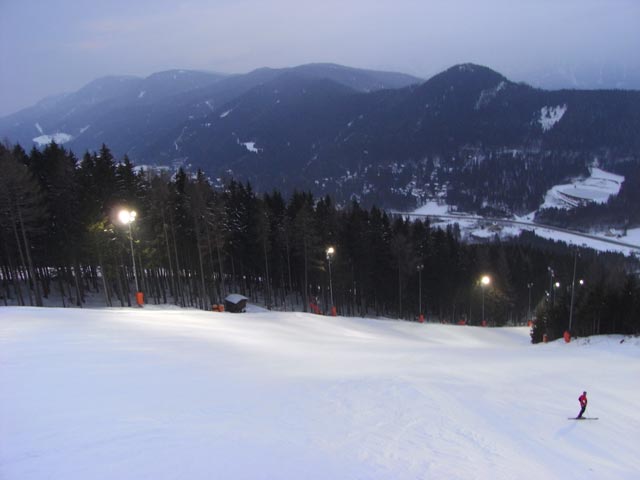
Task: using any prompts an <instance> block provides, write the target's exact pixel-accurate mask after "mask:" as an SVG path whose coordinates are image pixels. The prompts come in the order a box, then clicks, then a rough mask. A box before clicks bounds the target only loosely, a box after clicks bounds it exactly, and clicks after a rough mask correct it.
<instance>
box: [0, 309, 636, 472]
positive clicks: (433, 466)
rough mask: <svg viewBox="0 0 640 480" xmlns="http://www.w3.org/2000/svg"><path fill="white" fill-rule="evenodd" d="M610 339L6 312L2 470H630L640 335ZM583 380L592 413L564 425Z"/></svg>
mask: <svg viewBox="0 0 640 480" xmlns="http://www.w3.org/2000/svg"><path fill="white" fill-rule="evenodd" d="M620 340H622V337H598V338H594V339H589V341H587V339H584V340H582V339H581V340H580V341H577V342H572V343H571V344H568V345H567V344H564V343H561V342H554V343H550V344H546V345H531V344H530V343H529V337H528V330H527V329H526V328H503V329H482V328H474V327H459V326H447V325H433V324H418V323H409V322H396V321H379V320H371V319H354V318H342V317H336V318H333V317H320V316H313V315H308V314H302V313H274V312H263V313H258V312H257V313H247V314H245V315H242V316H241V317H239V316H237V315H233V314H226V313H212V312H200V311H189V310H179V309H170V310H163V309H159V308H145V309H140V310H139V309H103V310H90V309H84V310H80V309H73V310H71V309H36V308H7V307H5V308H2V309H0V430H1V431H2V436H1V437H0V446H1V448H0V478H2V479H3V480H14V479H20V480H30V479H41V478H53V479H65V480H74V479H83V480H84V479H89V478H90V479H92V480H96V479H98V480H99V479H114V478H117V479H140V478H153V479H159V480H162V479H178V478H188V479H194V480H198V479H211V478H228V479H258V478H260V479H267V478H269V479H271V478H277V479H299V478H304V479H305V480H312V479H327V478H336V479H337V478H340V479H397V480H403V479H423V478H447V479H468V478H478V479H484V478H487V479H513V478H522V479H540V478H545V479H563V480H564V479H580V480H584V479H601V478H616V479H627V478H628V479H632V478H637V474H638V472H639V471H640V458H639V457H638V455H637V445H639V444H640V421H639V420H638V416H637V405H636V404H637V398H638V394H639V393H640V391H639V390H640V386H639V384H638V382H637V381H634V379H638V378H640V361H639V360H640V345H638V341H637V339H627V340H626V341H625V342H623V343H620ZM583 390H587V391H588V392H589V399H590V403H589V407H588V409H587V414H588V415H589V416H594V417H599V420H598V421H595V422H575V421H568V420H567V417H570V416H574V415H576V414H577V412H578V402H577V397H578V395H579V394H580V393H581V392H582V391H583Z"/></svg>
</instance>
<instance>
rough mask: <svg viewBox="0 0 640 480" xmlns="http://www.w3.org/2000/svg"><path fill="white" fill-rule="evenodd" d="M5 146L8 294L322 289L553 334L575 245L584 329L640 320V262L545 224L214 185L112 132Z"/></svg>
mask: <svg viewBox="0 0 640 480" xmlns="http://www.w3.org/2000/svg"><path fill="white" fill-rule="evenodd" d="M0 159H1V160H0V162H1V163H0V171H1V172H2V175H1V176H0V227H1V230H0V233H1V235H2V237H1V246H2V248H1V251H0V254H1V260H0V263H1V265H2V270H1V271H2V288H1V295H2V301H3V302H4V304H5V305H8V304H18V305H43V304H51V302H53V301H55V302H56V305H58V306H73V305H74V306H82V305H83V304H84V303H85V302H86V301H87V299H88V298H90V299H91V300H92V302H93V303H92V304H95V302H98V303H99V304H102V305H106V306H124V305H131V304H132V299H133V294H134V293H135V291H136V289H138V290H141V291H143V292H144V293H145V295H146V299H147V302H150V303H174V304H176V305H180V306H189V307H198V308H201V309H205V310H207V309H210V308H211V305H213V304H217V303H220V302H221V301H222V299H223V298H224V297H225V296H226V295H227V294H228V293H230V292H237V293H242V294H244V295H246V296H247V297H249V298H250V299H251V301H254V302H257V303H260V304H263V305H265V306H266V307H268V308H272V309H283V310H291V309H300V310H302V309H303V310H305V311H306V310H308V309H309V305H310V304H314V305H317V306H318V308H319V309H320V310H322V311H323V312H325V313H326V312H329V311H330V309H331V306H332V305H331V304H330V300H329V299H330V298H331V296H333V299H334V304H335V306H336V307H337V311H338V313H339V314H341V315H378V316H388V317H395V318H402V319H406V320H416V319H417V318H418V317H419V314H420V313H424V314H425V315H426V317H427V319H428V320H434V321H445V322H460V321H463V322H467V323H469V324H474V325H475V324H480V323H481V322H482V319H483V316H484V319H485V320H486V322H487V323H488V324H492V325H502V324H506V323H519V322H525V321H527V320H529V319H530V318H531V317H532V316H533V315H534V314H533V311H536V314H535V315H537V317H538V319H539V321H538V324H537V325H538V328H537V329H536V332H537V333H536V334H535V335H534V338H536V339H538V338H540V336H541V334H542V333H543V332H542V330H540V328H542V327H540V325H544V333H548V335H550V336H552V337H556V336H558V335H560V334H561V333H562V332H563V331H564V329H566V328H567V326H568V318H569V313H568V309H569V308H570V307H571V305H570V298H571V288H570V285H571V279H572V273H573V268H574V261H575V265H576V271H577V275H578V278H580V279H583V280H584V285H582V286H580V287H579V288H578V287H576V291H575V299H574V301H575V306H574V311H573V327H574V328H573V330H574V332H575V333H577V334H591V333H612V332H621V333H638V332H639V331H640V323H639V320H638V319H640V287H639V286H638V281H637V276H635V275H632V274H629V273H627V272H629V271H630V270H631V269H633V268H637V264H635V263H633V262H632V261H631V260H630V259H625V258H624V257H622V256H619V255H613V254H599V253H596V252H594V251H588V250H584V251H580V252H579V255H578V256H574V253H576V252H574V251H572V250H569V249H568V248H567V247H566V246H563V245H561V244H553V243H549V242H546V241H542V240H540V239H538V238H536V237H534V236H531V235H529V236H527V235H525V236H522V237H521V238H519V239H517V240H515V241H513V242H508V243H500V242H494V243H491V244H482V245H467V244H463V243H461V242H460V241H459V238H458V235H457V229H456V228H455V227H453V228H448V229H446V230H441V229H434V228H431V227H430V225H429V224H428V223H425V222H421V221H415V222H410V221H408V220H407V219H404V218H402V217H394V216H390V215H388V214H386V213H385V212H384V211H382V210H380V209H378V208H376V207H372V208H370V209H363V208H362V207H360V206H359V205H358V204H357V203H355V202H353V203H352V204H350V205H349V206H348V208H343V209H337V208H336V206H335V204H334V202H333V201H332V199H331V198H330V197H324V198H314V197H313V196H312V195H311V194H310V193H306V192H295V193H293V194H292V195H291V196H290V197H289V198H284V197H283V196H282V195H281V194H280V193H279V192H277V191H273V192H272V193H268V194H264V195H257V194H256V193H255V192H254V191H253V190H252V188H251V186H250V185H248V184H242V183H238V182H235V181H230V182H229V183H227V184H226V185H225V186H224V187H223V188H218V189H214V188H213V187H212V185H211V184H210V182H209V181H208V180H207V177H206V176H205V175H204V174H203V173H202V172H200V171H199V172H197V174H195V175H191V174H188V173H187V172H185V171H183V170H180V171H179V172H178V173H177V175H175V176H173V177H170V176H169V175H166V174H152V173H151V172H145V171H144V170H142V171H138V172H136V170H135V169H134V166H133V164H132V163H131V162H130V161H129V160H128V158H126V157H124V158H123V159H122V161H121V162H118V161H116V159H114V157H113V156H112V154H111V152H110V150H109V149H108V148H107V147H106V146H103V147H102V148H101V150H100V151H99V152H98V153H92V154H90V153H87V154H85V155H84V157H83V158H82V159H81V160H78V159H77V158H76V157H75V156H74V155H73V153H71V152H70V151H68V150H66V149H64V148H62V147H60V146H58V145H56V144H54V143H52V144H50V145H48V146H47V147H46V148H45V149H44V150H43V151H39V150H37V149H33V150H32V151H31V152H29V153H26V152H25V151H24V150H22V149H21V148H20V147H14V148H8V147H4V146H3V147H0ZM124 208H126V209H130V210H135V211H136V212H137V217H136V219H135V221H134V222H133V223H131V224H130V227H131V234H132V235H131V238H130V237H129V227H128V226H127V225H123V224H122V223H120V222H119V221H118V213H119V212H120V210H122V209H124ZM330 246H332V247H334V249H335V252H334V253H333V255H330V256H328V254H327V249H328V247H330ZM132 249H133V252H134V256H135V257H134V258H135V266H136V267H135V268H136V270H135V275H134V270H133V268H132V266H133V261H132V258H131V253H132ZM329 261H330V262H331V266H330V265H329ZM329 266H330V267H331V271H330V272H329ZM551 271H552V272H553V273H552V274H551V273H550V272H551ZM484 275H488V276H489V277H490V284H489V285H482V284H481V283H480V278H481V277H482V276H484ZM555 282H560V286H559V287H554V286H553V284H554V283H555ZM136 284H138V285H137V286H136ZM330 285H331V289H330ZM576 285H578V284H576ZM419 306H421V307H422V312H420V311H419ZM483 312H484V313H483ZM541 322H544V323H541Z"/></svg>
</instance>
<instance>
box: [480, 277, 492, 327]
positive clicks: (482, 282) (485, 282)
mask: <svg viewBox="0 0 640 480" xmlns="http://www.w3.org/2000/svg"><path fill="white" fill-rule="evenodd" d="M490 283H491V278H490V277H489V276H488V275H483V277H482V278H481V279H480V287H481V288H482V325H483V326H484V325H485V320H484V289H485V287H486V286H487V285H489V284H490Z"/></svg>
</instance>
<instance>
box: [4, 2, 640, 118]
mask: <svg viewBox="0 0 640 480" xmlns="http://www.w3.org/2000/svg"><path fill="white" fill-rule="evenodd" d="M639 24H640V0H313V1H311V0H309V1H307V0H209V1H205V0H190V1H178V0H104V1H101V0H93V1H91V0H87V1H80V0H46V1H43V0H0V115H6V114H8V113H11V112H13V111H16V110H18V109H20V108H23V107H26V106H29V105H31V104H33V103H35V102H36V101H37V100H40V99H41V98H43V97H45V96H47V95H52V94H58V93H63V92H70V91H75V90H77V89H78V88H80V87H82V86H83V85H84V84H86V83H88V82H89V81H91V80H93V79H95V78H97V77H100V76H104V75H112V74H116V75H123V74H127V75H138V76H147V75H149V74H151V73H153V72H157V71H162V70H168V69H173V68H184V69H199V70H209V71H218V72H226V73H242V72H247V71H250V70H252V69H254V68H258V67H262V66H270V67H283V66H293V65H299V64H303V63H310V62H332V63H339V64H343V65H349V66H354V67H363V68H374V69H383V70H395V71H401V72H404V73H410V74H413V75H417V76H419V77H423V78H429V77H430V76H431V75H433V74H435V73H438V72H439V71H441V70H443V69H445V68H448V67H450V66H452V65H454V64H457V63H462V62H474V63H479V64H482V65H486V66H488V67H491V68H493V69H494V70H497V71H499V72H500V73H503V74H505V75H507V76H508V77H509V78H511V79H513V80H528V79H527V78H526V77H527V76H530V75H533V74H534V73H537V74H540V73H544V72H545V71H548V70H551V69H557V68H559V67H580V66H581V65H596V64H617V65H624V66H628V67H629V68H633V69H637V68H638V66H639V65H640V54H639V51H640V28H638V25H639Z"/></svg>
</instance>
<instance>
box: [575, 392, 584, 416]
mask: <svg viewBox="0 0 640 480" xmlns="http://www.w3.org/2000/svg"><path fill="white" fill-rule="evenodd" d="M578 401H579V402H580V407H581V408H580V413H579V414H578V416H577V417H576V418H582V414H583V413H584V411H585V410H586V408H587V392H582V395H580V396H579V397H578Z"/></svg>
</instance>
